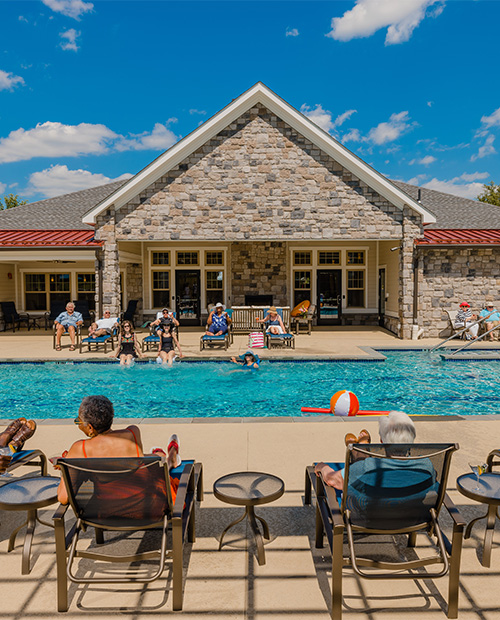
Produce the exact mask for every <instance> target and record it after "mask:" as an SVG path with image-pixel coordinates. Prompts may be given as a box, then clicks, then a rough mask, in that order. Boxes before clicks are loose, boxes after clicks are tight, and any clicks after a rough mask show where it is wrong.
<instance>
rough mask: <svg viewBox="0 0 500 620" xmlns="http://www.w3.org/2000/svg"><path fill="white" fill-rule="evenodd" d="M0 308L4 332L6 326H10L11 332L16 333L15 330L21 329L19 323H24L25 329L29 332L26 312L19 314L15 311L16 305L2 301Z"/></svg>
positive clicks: (28, 316) (28, 317) (28, 319)
mask: <svg viewBox="0 0 500 620" xmlns="http://www.w3.org/2000/svg"><path fill="white" fill-rule="evenodd" d="M0 306H1V307H2V313H3V321H4V331H7V325H8V324H11V325H12V331H13V332H15V331H16V324H17V329H21V323H26V327H27V328H28V331H29V330H30V320H31V318H30V315H29V314H28V313H27V312H21V313H19V312H18V311H17V310H16V304H15V302H13V301H2V302H0Z"/></svg>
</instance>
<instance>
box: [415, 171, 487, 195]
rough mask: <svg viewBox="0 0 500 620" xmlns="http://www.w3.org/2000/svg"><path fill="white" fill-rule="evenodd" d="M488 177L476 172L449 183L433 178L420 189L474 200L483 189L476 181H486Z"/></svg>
mask: <svg viewBox="0 0 500 620" xmlns="http://www.w3.org/2000/svg"><path fill="white" fill-rule="evenodd" d="M489 176H490V175H489V174H488V173H487V172H476V173H473V174H467V173H464V174H462V175H460V176H459V177H455V178H453V179H451V180H449V181H441V180H439V179H436V178H434V179H431V180H430V181H428V182H427V183H424V184H423V185H422V187H426V188H428V189H434V190H436V191H438V192H444V193H446V194H454V195H455V196H462V198H470V199H472V200H475V199H476V198H477V197H478V195H479V194H480V193H481V192H482V191H483V189H484V188H483V183H478V182H477V179H486V178H488V177H489Z"/></svg>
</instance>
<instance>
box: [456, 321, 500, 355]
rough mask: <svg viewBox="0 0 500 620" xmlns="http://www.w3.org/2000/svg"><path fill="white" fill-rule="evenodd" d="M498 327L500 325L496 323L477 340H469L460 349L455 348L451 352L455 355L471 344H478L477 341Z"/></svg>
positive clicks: (499, 327)
mask: <svg viewBox="0 0 500 620" xmlns="http://www.w3.org/2000/svg"><path fill="white" fill-rule="evenodd" d="M496 329H500V325H495V327H492V328H491V329H489V330H488V331H487V332H484V334H481V335H480V336H479V338H476V339H475V340H471V341H470V342H467V343H466V344H464V346H463V347H460V348H459V349H455V350H454V351H452V352H451V355H455V353H459V352H460V351H463V350H464V349H466V348H467V347H470V345H471V344H476V343H477V342H479V341H480V340H482V339H483V338H484V337H485V336H487V335H488V334H491V332H494V331H495V330H496Z"/></svg>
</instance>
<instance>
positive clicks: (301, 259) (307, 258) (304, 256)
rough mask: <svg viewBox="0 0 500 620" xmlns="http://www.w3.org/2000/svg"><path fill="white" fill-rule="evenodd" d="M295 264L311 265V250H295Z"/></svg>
mask: <svg viewBox="0 0 500 620" xmlns="http://www.w3.org/2000/svg"><path fill="white" fill-rule="evenodd" d="M293 264H294V265H311V264H312V263H311V252H294V253H293Z"/></svg>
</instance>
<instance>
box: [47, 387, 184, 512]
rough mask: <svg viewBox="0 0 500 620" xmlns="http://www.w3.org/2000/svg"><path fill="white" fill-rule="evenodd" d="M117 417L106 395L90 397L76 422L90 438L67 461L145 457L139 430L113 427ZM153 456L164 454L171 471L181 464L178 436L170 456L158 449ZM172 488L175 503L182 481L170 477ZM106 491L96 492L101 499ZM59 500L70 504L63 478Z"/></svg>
mask: <svg viewBox="0 0 500 620" xmlns="http://www.w3.org/2000/svg"><path fill="white" fill-rule="evenodd" d="M113 416H114V409H113V404H112V403H111V401H110V400H109V399H108V398H106V396H86V397H85V398H84V399H83V400H82V403H81V405H80V408H79V409H78V417H77V418H76V420H75V424H78V428H79V429H80V430H81V431H82V433H84V434H85V435H86V436H87V437H88V439H80V440H78V441H75V443H74V444H73V445H72V446H71V448H70V449H69V450H68V453H67V454H66V455H65V458H68V459H71V458H103V457H110V458H111V457H129V458H135V457H141V456H144V453H143V448H142V440H141V432H140V430H139V428H138V427H137V426H134V425H131V426H127V428H125V429H123V430H113V429H112V428H111V425H112V423H113ZM153 453H154V454H160V455H161V456H163V455H165V456H166V458H167V462H168V464H169V467H170V468H171V469H173V468H174V467H178V466H179V465H180V464H181V459H180V456H179V440H178V438H177V435H172V437H171V438H170V440H169V443H168V447H167V453H165V451H163V450H162V449H161V448H155V449H154V450H153ZM144 471H145V472H146V473H145V475H147V470H144ZM135 480H137V478H135ZM170 486H171V490H172V500H173V501H175V495H176V494H177V489H178V488H179V480H177V479H175V478H170ZM105 491H106V489H96V490H95V495H96V496H97V499H98V497H99V493H101V492H102V493H104V492H105ZM141 492H143V488H139V489H138V490H137V494H138V497H139V496H141ZM57 498H58V500H59V501H60V502H61V504H67V503H68V494H67V491H66V487H65V484H64V480H62V479H61V482H60V483H59V489H58V491H57ZM141 499H142V497H141ZM124 510H125V511H126V512H127V513H129V514H130V513H131V512H132V511H133V506H131V505H130V504H128V505H127V506H125V507H124Z"/></svg>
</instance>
